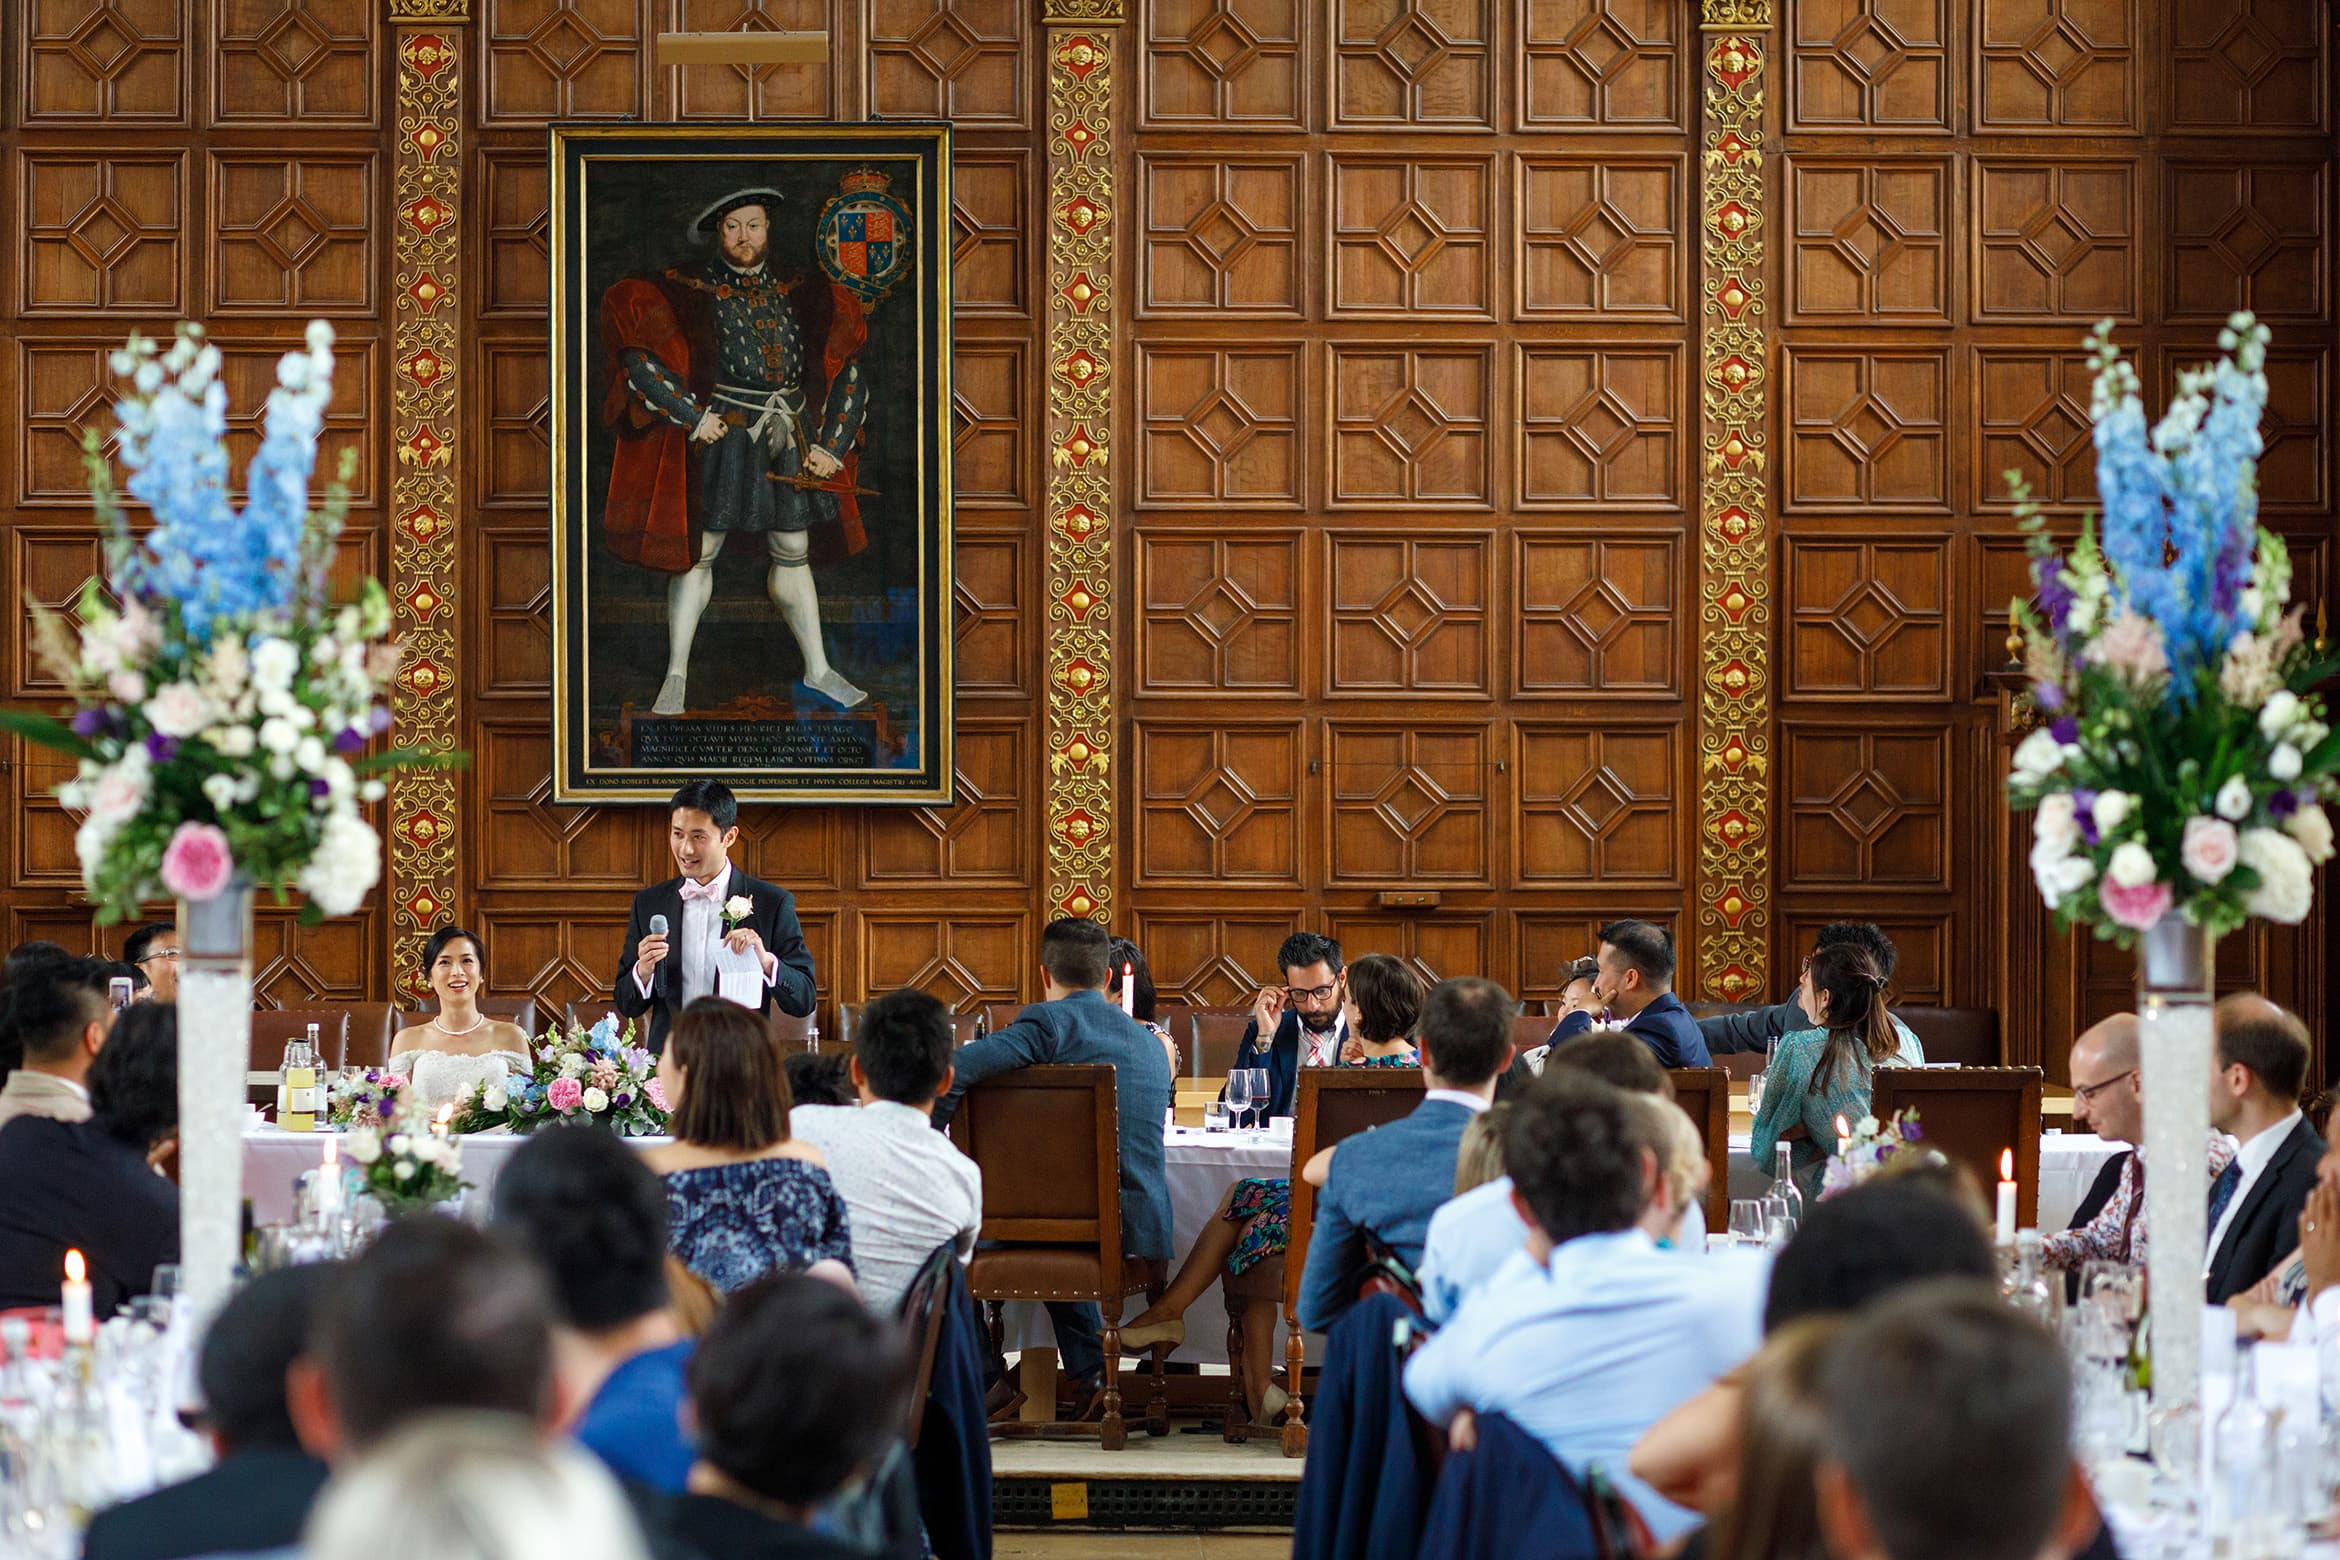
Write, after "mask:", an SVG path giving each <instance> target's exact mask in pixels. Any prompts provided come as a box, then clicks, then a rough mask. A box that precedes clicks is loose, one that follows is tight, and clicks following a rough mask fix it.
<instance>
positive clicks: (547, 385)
mask: <svg viewBox="0 0 2340 1560" xmlns="http://www.w3.org/2000/svg"><path fill="white" fill-rule="evenodd" d="M474 383H475V384H477V385H478V386H479V387H480V389H481V390H482V391H483V392H484V399H485V401H486V403H487V404H486V407H485V413H486V429H485V433H486V442H487V454H488V459H486V460H484V461H482V462H480V463H479V466H478V471H479V502H480V503H481V504H482V505H484V506H487V507H489V508H505V507H511V508H522V509H529V510H541V509H543V508H544V507H545V506H546V505H547V504H549V503H550V502H551V500H552V437H551V434H550V432H549V430H550V428H551V426H552V378H551V366H550V359H549V357H548V356H547V354H546V351H545V345H544V343H543V342H542V341H509V340H508V341H497V342H492V343H490V344H488V345H487V346H486V347H485V348H484V349H483V350H482V352H481V362H480V365H479V374H478V376H477V378H476V379H475V380H474Z"/></svg>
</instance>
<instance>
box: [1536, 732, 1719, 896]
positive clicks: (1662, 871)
mask: <svg viewBox="0 0 2340 1560" xmlns="http://www.w3.org/2000/svg"><path fill="white" fill-rule="evenodd" d="M1517 760H1518V766H1519V851H1518V862H1517V865H1516V866H1515V868H1514V874H1515V876H1516V877H1517V879H1518V881H1520V882H1521V883H1523V884H1532V883H1550V884H1568V885H1582V884H1586V883H1602V884H1607V883H1640V884H1649V883H1666V884H1672V883H1677V882H1679V881H1680V879H1681V877H1682V875H1683V874H1682V863H1681V857H1680V852H1679V847H1678V832H1679V831H1678V830H1677V829H1676V826H1675V817H1676V814H1675V808H1674V801H1673V799H1674V797H1675V796H1677V795H1679V794H1680V792H1681V784H1682V774H1681V768H1680V762H1679V755H1678V753H1677V745H1676V734H1675V729H1674V728H1673V727H1672V726H1632V725H1624V724H1618V725H1608V724H1603V725H1598V726H1529V725H1522V726H1521V727H1520V728H1519V729H1518V734H1517Z"/></svg>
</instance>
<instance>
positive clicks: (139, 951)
mask: <svg viewBox="0 0 2340 1560" xmlns="http://www.w3.org/2000/svg"><path fill="white" fill-rule="evenodd" d="M122 962H123V963H124V964H128V965H132V966H135V967H136V968H137V970H138V973H139V974H141V975H144V976H145V977H146V986H147V990H146V997H147V1000H149V1001H152V1002H176V1001H178V1000H179V929H178V928H177V927H175V926H172V925H170V924H169V923H168V922H165V921H157V922H155V923H154V924H152V925H151V926H142V927H140V928H139V929H138V930H137V931H135V932H132V933H131V934H130V935H129V937H127V938H126V939H124V940H123V943H122Z"/></svg>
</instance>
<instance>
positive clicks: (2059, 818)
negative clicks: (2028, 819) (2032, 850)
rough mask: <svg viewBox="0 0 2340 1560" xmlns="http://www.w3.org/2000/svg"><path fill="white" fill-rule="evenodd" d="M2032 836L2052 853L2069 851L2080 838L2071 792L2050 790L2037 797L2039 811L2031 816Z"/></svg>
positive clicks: (2058, 853) (2060, 853)
mask: <svg viewBox="0 0 2340 1560" xmlns="http://www.w3.org/2000/svg"><path fill="white" fill-rule="evenodd" d="M2032 838H2033V839H2035V840H2037V841H2038V842H2039V843H2040V844H2041V845H2044V846H2048V847H2049V849H2050V850H2051V852H2052V853H2053V854H2054V855H2058V856H2062V855H2065V854H2068V853H2069V852H2070V851H2071V849H2072V846H2073V844H2074V843H2075V842H2076V841H2078V840H2079V838H2080V814H2079V809H2078V808H2077V807H2075V806H2074V805H2073V802H2072V793H2071V792H2069V791H2051V792H2049V793H2048V794H2047V795H2045V796H2043V797H2041V798H2040V799H2039V811H2038V812H2037V813H2035V814H2033V817H2032Z"/></svg>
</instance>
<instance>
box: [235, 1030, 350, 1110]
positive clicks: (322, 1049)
mask: <svg viewBox="0 0 2340 1560" xmlns="http://www.w3.org/2000/svg"><path fill="white" fill-rule="evenodd" d="M311 1024H315V1025H316V1026H317V1065H318V1066H319V1067H322V1068H325V1069H327V1070H328V1071H330V1070H333V1069H336V1068H341V1067H347V1066H350V1065H352V1064H351V1063H349V1062H347V1061H344V1060H343V1058H344V1057H346V1056H347V1055H348V1054H349V1013H348V1011H347V1010H346V1009H343V1008H263V1009H261V1010H260V1011H258V1012H256V1013H254V1014H253V1015H252V1049H251V1058H250V1060H249V1061H247V1062H246V1063H245V1068H246V1070H247V1071H250V1072H274V1071H276V1069H277V1068H279V1067H282V1066H283V1065H284V1048H285V1046H286V1044H287V1043H288V1042H290V1041H294V1040H299V1039H303V1038H305V1037H306V1036H307V1034H308V1032H309V1026H310V1025H311ZM273 1097H274V1096H271V1098H273Z"/></svg>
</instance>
